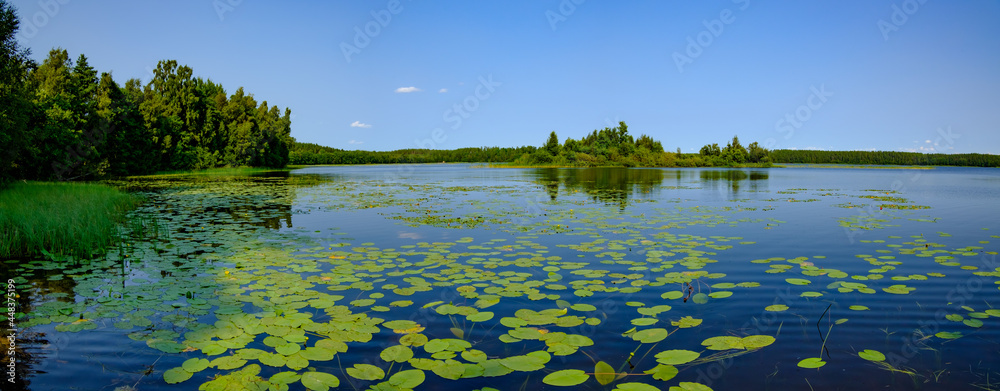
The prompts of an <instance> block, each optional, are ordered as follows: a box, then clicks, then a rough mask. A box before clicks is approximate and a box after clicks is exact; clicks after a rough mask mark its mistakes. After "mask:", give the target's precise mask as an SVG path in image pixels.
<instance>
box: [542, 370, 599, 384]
mask: <svg viewBox="0 0 1000 391" xmlns="http://www.w3.org/2000/svg"><path fill="white" fill-rule="evenodd" d="M587 379H590V375H588V374H587V373H586V372H584V371H581V370H579V369H563V370H561V371H556V372H552V373H550V374H548V375H546V376H545V377H544V378H542V383H545V384H548V385H550V386H564V387H565V386H575V385H577V384H580V383H583V382H585V381H587Z"/></svg>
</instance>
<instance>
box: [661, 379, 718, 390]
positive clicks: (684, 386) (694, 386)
mask: <svg viewBox="0 0 1000 391" xmlns="http://www.w3.org/2000/svg"><path fill="white" fill-rule="evenodd" d="M670 391H712V389H711V388H709V387H708V386H706V385H704V384H701V383H692V382H684V381H682V382H681V383H680V384H678V385H677V386H676V387H670Z"/></svg>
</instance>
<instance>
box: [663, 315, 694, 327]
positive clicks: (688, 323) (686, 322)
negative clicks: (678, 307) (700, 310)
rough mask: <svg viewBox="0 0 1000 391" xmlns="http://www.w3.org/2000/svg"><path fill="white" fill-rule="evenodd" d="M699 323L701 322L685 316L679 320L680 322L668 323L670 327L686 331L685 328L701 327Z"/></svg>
mask: <svg viewBox="0 0 1000 391" xmlns="http://www.w3.org/2000/svg"><path fill="white" fill-rule="evenodd" d="M701 322H702V320H701V319H695V318H692V317H690V316H685V317H683V318H680V320H676V321H670V325H672V326H675V327H679V328H682V329H687V328H691V327H697V326H699V325H701Z"/></svg>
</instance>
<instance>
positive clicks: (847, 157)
mask: <svg viewBox="0 0 1000 391" xmlns="http://www.w3.org/2000/svg"><path fill="white" fill-rule="evenodd" d="M771 159H772V160H773V161H774V162H775V163H809V164H889V165H904V166H972V167H1000V155H987V154H979V153H962V154H943V153H918V152H895V151H814V150H792V149H776V150H774V151H772V152H771Z"/></svg>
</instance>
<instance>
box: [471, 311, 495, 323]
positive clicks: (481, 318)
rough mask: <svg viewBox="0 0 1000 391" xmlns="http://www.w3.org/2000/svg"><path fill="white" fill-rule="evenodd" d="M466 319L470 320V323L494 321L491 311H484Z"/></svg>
mask: <svg viewBox="0 0 1000 391" xmlns="http://www.w3.org/2000/svg"><path fill="white" fill-rule="evenodd" d="M465 318H466V319H468V320H469V321H470V322H485V321H487V320H490V319H493V313H492V312H489V311H484V312H479V313H476V314H472V315H469V316H467V317H465Z"/></svg>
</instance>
